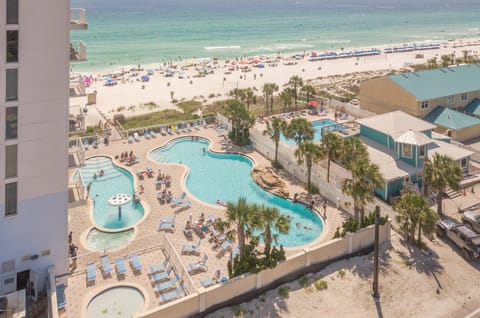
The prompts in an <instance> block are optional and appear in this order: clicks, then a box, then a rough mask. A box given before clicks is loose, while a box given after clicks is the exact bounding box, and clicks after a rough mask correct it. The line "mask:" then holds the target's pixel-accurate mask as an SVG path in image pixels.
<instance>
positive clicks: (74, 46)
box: [69, 40, 87, 62]
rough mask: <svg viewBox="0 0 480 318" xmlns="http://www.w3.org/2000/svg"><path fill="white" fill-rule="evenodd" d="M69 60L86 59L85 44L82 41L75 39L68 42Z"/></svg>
mask: <svg viewBox="0 0 480 318" xmlns="http://www.w3.org/2000/svg"><path fill="white" fill-rule="evenodd" d="M69 53H70V61H72V62H76V61H86V60H87V46H86V45H85V43H83V41H80V40H75V41H71V42H70V52H69Z"/></svg>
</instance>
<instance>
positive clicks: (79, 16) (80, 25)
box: [70, 8, 88, 30]
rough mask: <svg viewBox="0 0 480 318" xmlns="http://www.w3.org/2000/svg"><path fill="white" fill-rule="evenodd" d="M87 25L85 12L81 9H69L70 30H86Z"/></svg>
mask: <svg viewBox="0 0 480 318" xmlns="http://www.w3.org/2000/svg"><path fill="white" fill-rule="evenodd" d="M87 27H88V24H87V10H85V9H81V8H71V9H70V28H71V29H72V30H79V29H86V28H87Z"/></svg>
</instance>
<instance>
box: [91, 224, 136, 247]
mask: <svg viewBox="0 0 480 318" xmlns="http://www.w3.org/2000/svg"><path fill="white" fill-rule="evenodd" d="M133 234H134V230H133V229H130V230H126V231H122V232H115V233H110V232H102V231H99V230H97V229H92V230H91V231H90V232H89V233H88V235H87V239H86V244H87V247H88V248H90V249H92V250H96V251H104V250H110V249H117V248H121V247H123V246H125V245H127V244H128V243H129V242H130V240H131V239H132V237H133Z"/></svg>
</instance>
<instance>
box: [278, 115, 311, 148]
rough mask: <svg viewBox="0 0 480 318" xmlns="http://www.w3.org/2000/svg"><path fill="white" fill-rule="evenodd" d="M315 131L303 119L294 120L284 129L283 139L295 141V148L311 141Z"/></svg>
mask: <svg viewBox="0 0 480 318" xmlns="http://www.w3.org/2000/svg"><path fill="white" fill-rule="evenodd" d="M314 133H315V129H313V126H312V123H311V122H309V121H308V120H306V119H305V118H294V119H292V120H291V121H290V124H288V126H287V128H286V129H285V137H287V138H290V139H293V140H295V143H296V144H297V147H298V146H299V145H300V144H301V143H303V142H306V141H311V140H313V137H314Z"/></svg>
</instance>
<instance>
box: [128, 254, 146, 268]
mask: <svg viewBox="0 0 480 318" xmlns="http://www.w3.org/2000/svg"><path fill="white" fill-rule="evenodd" d="M130 264H131V265H132V267H133V270H134V271H135V272H140V271H141V270H142V267H143V266H142V262H140V259H139V258H138V255H137V254H132V255H130Z"/></svg>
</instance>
